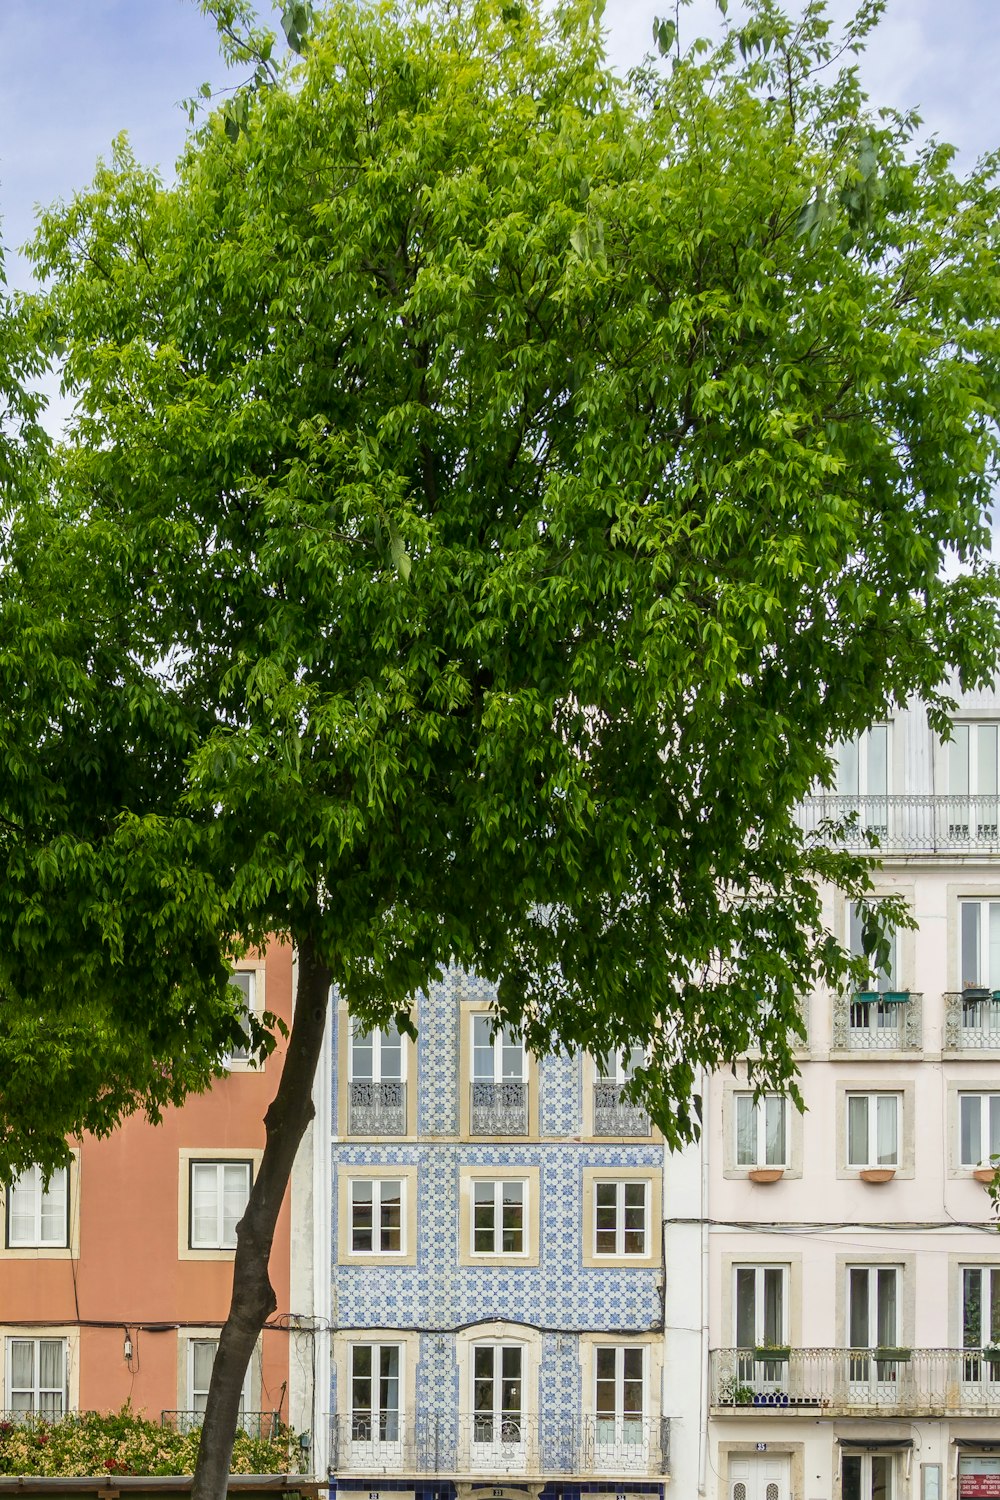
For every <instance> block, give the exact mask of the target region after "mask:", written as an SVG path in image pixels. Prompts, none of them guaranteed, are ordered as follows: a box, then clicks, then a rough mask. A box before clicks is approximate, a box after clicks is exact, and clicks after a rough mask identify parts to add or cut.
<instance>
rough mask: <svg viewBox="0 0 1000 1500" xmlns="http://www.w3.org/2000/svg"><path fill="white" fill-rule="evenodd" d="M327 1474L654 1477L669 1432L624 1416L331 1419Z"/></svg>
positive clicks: (660, 1469)
mask: <svg viewBox="0 0 1000 1500" xmlns="http://www.w3.org/2000/svg"><path fill="white" fill-rule="evenodd" d="M330 1453H331V1468H332V1469H333V1471H334V1472H335V1473H336V1474H337V1475H338V1476H339V1477H343V1476H348V1475H357V1476H374V1475H379V1474H385V1475H391V1474H397V1475H398V1474H454V1475H460V1476H470V1475H482V1476H485V1477H491V1476H495V1475H503V1474H521V1475H526V1474H536V1475H542V1474H577V1475H589V1474H594V1475H599V1474H611V1473H616V1474H620V1473H629V1474H645V1475H656V1474H662V1473H664V1472H665V1471H666V1468H667V1464H668V1461H669V1425H668V1422H667V1421H666V1420H664V1421H662V1422H659V1423H657V1422H653V1421H652V1420H651V1419H650V1418H648V1417H640V1416H632V1415H630V1414H627V1413H618V1414H616V1415H612V1414H609V1415H608V1416H606V1417H584V1418H572V1417H561V1416H557V1415H554V1416H552V1417H548V1416H546V1417H542V1418H540V1419H539V1418H538V1417H523V1416H520V1415H518V1414H516V1413H512V1412H504V1413H497V1414H490V1413H476V1414H472V1415H470V1414H465V1415H460V1416H454V1415H452V1416H449V1415H444V1414H442V1415H434V1414H421V1415H420V1416H418V1417H409V1416H406V1415H404V1414H402V1413H399V1412H394V1411H392V1412H389V1411H386V1412H380V1413H379V1414H378V1416H374V1415H369V1414H368V1413H365V1414H363V1415H361V1416H358V1415H354V1416H334V1417H332V1418H331V1436H330Z"/></svg>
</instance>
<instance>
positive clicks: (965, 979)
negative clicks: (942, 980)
mask: <svg viewBox="0 0 1000 1500" xmlns="http://www.w3.org/2000/svg"><path fill="white" fill-rule="evenodd" d="M994 908H995V918H994ZM972 909H975V910H976V911H977V912H978V919H977V927H978V932H977V934H976V939H975V947H976V949H977V950H978V951H977V952H976V954H975V973H971V974H970V973H968V972H966V971H967V969H968V968H969V961H968V960H969V957H971V955H967V953H966V942H965V928H966V921H965V913H966V912H967V911H969V910H972ZM957 947H958V968H959V973H958V988H959V990H965V989H969V988H977V989H978V988H982V989H987V990H990V991H991V992H992V991H993V990H994V989H1000V900H996V899H994V898H992V897H990V896H961V897H959V902H958V944H957Z"/></svg>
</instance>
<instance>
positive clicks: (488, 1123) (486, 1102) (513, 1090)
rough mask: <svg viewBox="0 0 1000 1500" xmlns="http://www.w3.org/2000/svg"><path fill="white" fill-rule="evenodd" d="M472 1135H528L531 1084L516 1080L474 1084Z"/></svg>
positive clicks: (471, 1119) (470, 1126)
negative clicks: (529, 1089) (529, 1088)
mask: <svg viewBox="0 0 1000 1500" xmlns="http://www.w3.org/2000/svg"><path fill="white" fill-rule="evenodd" d="M469 1132H470V1134H471V1135H501V1136H502V1135H527V1134H528V1085H527V1084H526V1083H522V1082H521V1081H519V1080H515V1079H511V1078H509V1079H506V1080H505V1081H504V1082H503V1083H487V1082H484V1081H482V1080H481V1079H475V1080H474V1081H473V1083H472V1109H471V1118H470V1121H469Z"/></svg>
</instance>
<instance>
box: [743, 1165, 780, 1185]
mask: <svg viewBox="0 0 1000 1500" xmlns="http://www.w3.org/2000/svg"><path fill="white" fill-rule="evenodd" d="M784 1175H785V1169H784V1167H751V1168H750V1170H749V1172H748V1173H747V1176H748V1177H749V1179H750V1181H751V1182H777V1181H778V1180H779V1179H780V1178H782V1177H784Z"/></svg>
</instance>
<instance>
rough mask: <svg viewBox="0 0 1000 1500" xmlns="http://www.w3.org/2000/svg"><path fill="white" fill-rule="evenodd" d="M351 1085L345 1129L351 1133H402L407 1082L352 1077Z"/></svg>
mask: <svg viewBox="0 0 1000 1500" xmlns="http://www.w3.org/2000/svg"><path fill="white" fill-rule="evenodd" d="M349 1087H350V1096H349V1101H348V1111H347V1128H348V1130H349V1131H350V1133H351V1135H405V1134H406V1084H405V1083H402V1082H401V1081H400V1080H399V1079H398V1078H397V1079H394V1080H389V1081H386V1082H383V1083H372V1082H369V1081H363V1080H361V1079H357V1078H356V1079H354V1080H353V1081H352V1082H351V1084H350V1085H349Z"/></svg>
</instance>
